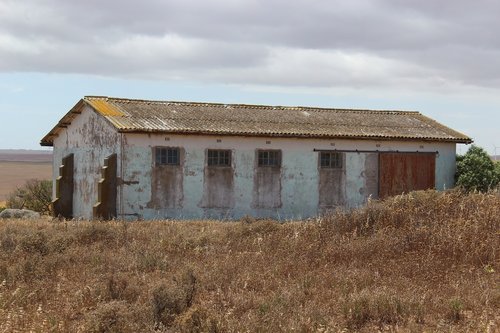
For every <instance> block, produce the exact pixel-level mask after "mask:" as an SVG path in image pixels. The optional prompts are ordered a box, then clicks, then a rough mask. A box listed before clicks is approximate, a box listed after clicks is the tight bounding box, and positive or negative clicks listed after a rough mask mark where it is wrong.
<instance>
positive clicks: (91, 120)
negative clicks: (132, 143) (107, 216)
mask: <svg viewBox="0 0 500 333" xmlns="http://www.w3.org/2000/svg"><path fill="white" fill-rule="evenodd" d="M119 145H120V138H119V134H118V133H117V132H116V130H115V129H114V128H113V127H112V126H111V125H110V124H109V123H108V122H107V121H106V120H105V119H103V118H102V117H101V116H99V115H97V114H96V113H95V111H93V109H92V108H90V107H88V106H86V107H84V108H83V109H82V112H81V114H80V115H79V116H78V117H76V118H75V119H73V121H72V122H71V124H68V126H67V128H65V129H64V131H62V132H61V133H60V134H59V136H58V137H57V138H55V140H54V155H53V158H54V167H55V168H57V167H58V166H59V164H60V163H61V161H62V158H63V157H64V156H66V155H68V154H73V155H74V170H75V171H74V186H73V189H74V191H73V217H75V218H85V219H91V218H92V217H93V207H94V204H95V203H96V202H97V200H98V183H99V180H100V179H101V168H102V167H103V165H104V159H105V158H106V157H107V156H109V155H111V154H114V153H119ZM119 161H120V158H118V164H120V162H119ZM119 168H120V166H119V165H118V169H119ZM119 176H120V175H118V177H119ZM54 194H55V188H54Z"/></svg>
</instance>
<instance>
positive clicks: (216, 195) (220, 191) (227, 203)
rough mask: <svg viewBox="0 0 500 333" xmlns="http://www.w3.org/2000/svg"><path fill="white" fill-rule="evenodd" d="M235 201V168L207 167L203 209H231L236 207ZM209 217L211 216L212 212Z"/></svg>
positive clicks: (204, 181)
mask: <svg viewBox="0 0 500 333" xmlns="http://www.w3.org/2000/svg"><path fill="white" fill-rule="evenodd" d="M232 155H233V156H234V154H232ZM234 199H235V198H234V169H233V167H232V166H231V167H222V166H208V165H207V166H206V167H205V170H204V178H203V198H202V203H201V207H203V208H219V209H220V208H223V209H229V208H232V207H234ZM208 215H209V216H210V215H211V214H210V212H208Z"/></svg>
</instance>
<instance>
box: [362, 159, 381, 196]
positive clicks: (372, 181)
mask: <svg viewBox="0 0 500 333" xmlns="http://www.w3.org/2000/svg"><path fill="white" fill-rule="evenodd" d="M378 161H379V157H378V153H367V154H365V165H364V177H365V187H364V190H363V195H364V196H365V198H367V199H368V198H369V197H370V198H372V199H378V187H379V185H378V174H379V167H378Z"/></svg>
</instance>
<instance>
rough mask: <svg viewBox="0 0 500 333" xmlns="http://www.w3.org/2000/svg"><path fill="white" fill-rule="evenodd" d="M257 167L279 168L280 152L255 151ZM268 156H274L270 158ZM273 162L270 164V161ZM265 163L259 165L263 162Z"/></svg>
mask: <svg viewBox="0 0 500 333" xmlns="http://www.w3.org/2000/svg"><path fill="white" fill-rule="evenodd" d="M261 154H268V156H267V157H264V156H262V157H261ZM256 155H257V156H256V160H257V163H256V164H257V167H258V168H281V156H282V154H281V150H280V149H257V154H256ZM270 155H275V156H274V157H271V156H270ZM272 160H274V161H275V163H272V164H271V163H270V161H272ZM264 161H266V162H265V163H261V162H264Z"/></svg>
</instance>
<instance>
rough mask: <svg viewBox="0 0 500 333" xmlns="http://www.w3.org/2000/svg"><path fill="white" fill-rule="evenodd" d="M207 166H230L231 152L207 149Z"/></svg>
mask: <svg viewBox="0 0 500 333" xmlns="http://www.w3.org/2000/svg"><path fill="white" fill-rule="evenodd" d="M207 164H208V165H209V166H231V151H230V150H218V149H217V150H216V149H209V150H208V152H207Z"/></svg>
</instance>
